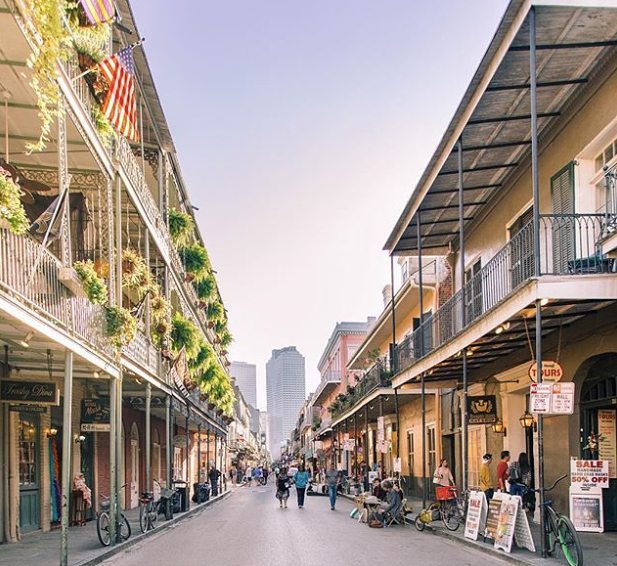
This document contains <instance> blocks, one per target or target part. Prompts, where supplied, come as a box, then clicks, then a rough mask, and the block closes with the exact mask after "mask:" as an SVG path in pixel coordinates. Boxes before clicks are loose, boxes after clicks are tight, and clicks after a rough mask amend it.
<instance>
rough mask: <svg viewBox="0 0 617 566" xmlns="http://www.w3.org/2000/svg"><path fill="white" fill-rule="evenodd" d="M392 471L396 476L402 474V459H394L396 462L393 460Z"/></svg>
mask: <svg viewBox="0 0 617 566" xmlns="http://www.w3.org/2000/svg"><path fill="white" fill-rule="evenodd" d="M392 471H393V472H394V473H395V474H400V473H401V471H402V469H401V459H400V458H394V460H392Z"/></svg>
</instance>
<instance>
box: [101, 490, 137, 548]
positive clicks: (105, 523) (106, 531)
mask: <svg viewBox="0 0 617 566" xmlns="http://www.w3.org/2000/svg"><path fill="white" fill-rule="evenodd" d="M124 487H126V484H125V485H123V486H122V487H121V488H120V490H122V489H123V488H124ZM102 499H103V500H102V501H101V510H100V511H99V513H98V514H97V516H96V534H97V535H98V537H99V541H100V542H101V544H102V545H103V546H109V545H110V544H111V532H110V525H111V517H110V515H109V507H110V501H109V497H107V496H102ZM118 510H119V512H120V516H119V518H118V528H119V530H120V531H119V533H118V534H119V538H120V540H122V541H125V540H127V539H128V538H129V537H130V536H131V525H130V523H129V521H128V519H127V518H126V516H125V514H124V513H123V511H122V509H120V505H118Z"/></svg>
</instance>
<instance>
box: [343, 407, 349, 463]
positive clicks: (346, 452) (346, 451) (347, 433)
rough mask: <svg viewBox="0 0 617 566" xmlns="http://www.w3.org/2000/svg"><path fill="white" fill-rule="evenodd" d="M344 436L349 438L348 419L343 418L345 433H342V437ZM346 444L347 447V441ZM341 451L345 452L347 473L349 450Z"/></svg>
mask: <svg viewBox="0 0 617 566" xmlns="http://www.w3.org/2000/svg"><path fill="white" fill-rule="evenodd" d="M345 436H346V437H347V439H349V419H345V434H344V435H343V439H344V438H345ZM347 446H348V447H349V443H347ZM343 452H344V453H345V472H347V474H349V450H343Z"/></svg>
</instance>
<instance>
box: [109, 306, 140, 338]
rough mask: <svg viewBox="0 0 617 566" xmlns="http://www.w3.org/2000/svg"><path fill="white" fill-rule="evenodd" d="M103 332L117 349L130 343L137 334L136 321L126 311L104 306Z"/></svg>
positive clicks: (120, 308)
mask: <svg viewBox="0 0 617 566" xmlns="http://www.w3.org/2000/svg"><path fill="white" fill-rule="evenodd" d="M105 323H106V327H105V331H106V333H107V336H109V338H110V339H111V343H112V344H113V346H114V347H115V348H117V349H119V348H121V347H122V346H126V345H127V344H128V343H130V342H131V341H132V340H133V339H134V338H135V335H136V333H137V320H135V317H134V316H133V315H132V314H131V313H130V311H129V310H128V309H125V308H123V307H118V306H113V305H106V306H105Z"/></svg>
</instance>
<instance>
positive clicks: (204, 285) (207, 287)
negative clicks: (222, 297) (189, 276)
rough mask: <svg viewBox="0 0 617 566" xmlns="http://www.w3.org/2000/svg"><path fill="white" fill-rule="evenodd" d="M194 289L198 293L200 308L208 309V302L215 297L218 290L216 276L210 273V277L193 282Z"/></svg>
mask: <svg viewBox="0 0 617 566" xmlns="http://www.w3.org/2000/svg"><path fill="white" fill-rule="evenodd" d="M193 288H194V289H195V292H196V293H197V298H198V299H199V306H200V307H201V308H206V307H207V306H208V301H209V300H210V299H211V298H212V297H213V296H214V292H215V290H216V281H215V280H214V276H213V275H212V274H211V273H208V275H206V276H204V277H200V278H199V279H196V280H195V281H193Z"/></svg>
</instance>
